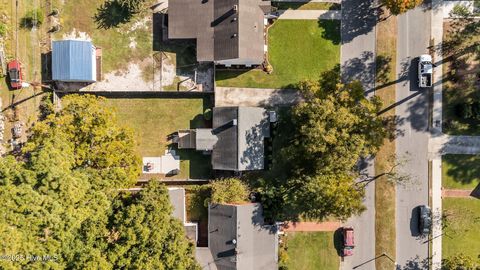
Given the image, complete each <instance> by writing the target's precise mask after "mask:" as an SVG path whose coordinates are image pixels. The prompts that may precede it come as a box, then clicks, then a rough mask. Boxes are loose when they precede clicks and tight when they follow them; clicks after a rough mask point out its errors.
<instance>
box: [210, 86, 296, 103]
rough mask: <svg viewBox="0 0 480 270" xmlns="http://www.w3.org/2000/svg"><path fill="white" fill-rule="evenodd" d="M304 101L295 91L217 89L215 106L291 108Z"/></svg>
mask: <svg viewBox="0 0 480 270" xmlns="http://www.w3.org/2000/svg"><path fill="white" fill-rule="evenodd" d="M301 100H302V97H301V96H300V94H299V93H298V91H297V90H294V89H265V88H233V87H217V88H216V89H215V106H254V107H274V106H291V105H293V104H296V103H298V102H300V101H301Z"/></svg>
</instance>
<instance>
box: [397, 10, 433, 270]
mask: <svg viewBox="0 0 480 270" xmlns="http://www.w3.org/2000/svg"><path fill="white" fill-rule="evenodd" d="M430 15H431V14H430V11H429V10H426V8H425V7H417V8H415V9H413V10H410V11H408V12H407V13H405V14H402V15H400V16H398V29H397V30H398V35H397V38H398V39H397V67H396V68H397V73H398V76H397V79H398V82H397V85H396V101H397V103H396V105H397V106H396V114H397V116H399V117H400V120H399V125H397V128H399V129H400V130H401V132H402V133H403V134H402V135H400V136H399V137H398V138H397V140H396V148H397V156H398V157H400V158H405V159H406V160H408V161H407V162H406V164H405V165H404V166H403V168H402V170H403V173H405V174H409V175H410V176H411V180H410V181H408V183H406V184H398V185H397V213H396V215H397V216H396V227H397V236H396V239H397V240H396V241H397V242H396V243H397V254H396V260H397V264H398V267H397V269H409V270H413V269H426V268H425V263H426V262H427V256H428V242H427V241H426V239H425V238H424V237H421V236H420V235H419V232H418V217H417V212H416V210H417V207H418V206H419V205H428V139H429V131H428V119H429V115H428V114H429V109H428V91H429V90H428V89H419V88H418V86H417V84H418V82H417V64H418V56H420V55H421V54H426V53H428V46H429V40H430V29H431V22H430V18H431V16H430Z"/></svg>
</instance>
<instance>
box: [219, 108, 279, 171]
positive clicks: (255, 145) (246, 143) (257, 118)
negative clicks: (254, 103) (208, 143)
mask: <svg viewBox="0 0 480 270" xmlns="http://www.w3.org/2000/svg"><path fill="white" fill-rule="evenodd" d="M269 132H270V123H269V121H268V115H267V112H266V110H265V109H263V108H258V107H215V108H213V134H215V135H216V136H217V137H218V141H217V143H216V144H215V145H214V147H213V152H212V166H213V169H215V170H233V171H246V170H261V169H263V168H264V158H265V153H264V151H265V150H264V140H265V137H269V135H270V134H269Z"/></svg>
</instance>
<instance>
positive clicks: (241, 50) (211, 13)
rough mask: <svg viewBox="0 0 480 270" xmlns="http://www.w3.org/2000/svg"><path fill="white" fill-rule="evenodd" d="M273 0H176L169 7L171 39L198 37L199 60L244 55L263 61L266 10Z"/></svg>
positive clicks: (254, 61)
mask: <svg viewBox="0 0 480 270" xmlns="http://www.w3.org/2000/svg"><path fill="white" fill-rule="evenodd" d="M269 9H270V1H262V0H175V1H170V3H169V8H168V17H169V19H168V20H169V21H168V32H169V34H168V35H169V38H171V39H196V40H197V60H198V61H220V60H230V59H242V60H243V61H247V62H249V63H251V64H261V63H262V62H263V55H264V33H263V29H264V14H265V13H264V12H265V10H269Z"/></svg>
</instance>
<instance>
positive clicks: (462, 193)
mask: <svg viewBox="0 0 480 270" xmlns="http://www.w3.org/2000/svg"><path fill="white" fill-rule="evenodd" d="M471 194H472V190H468V189H442V197H457V198H458V197H460V198H461V197H463V198H468V197H471Z"/></svg>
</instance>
